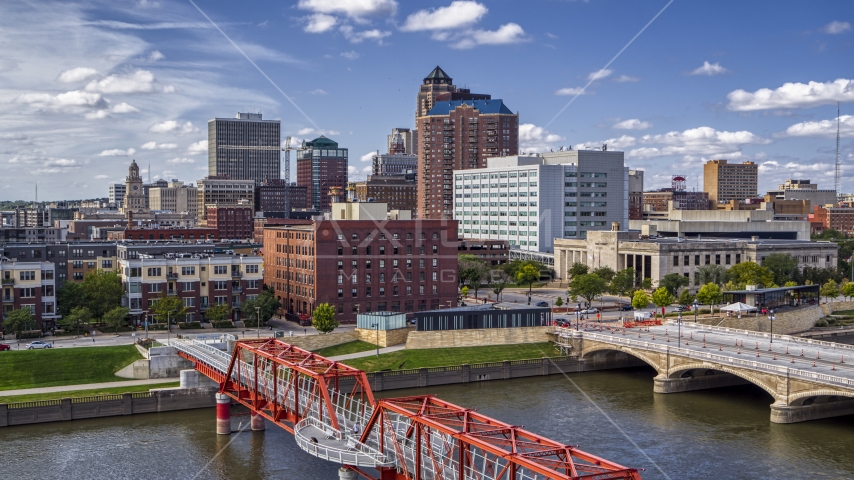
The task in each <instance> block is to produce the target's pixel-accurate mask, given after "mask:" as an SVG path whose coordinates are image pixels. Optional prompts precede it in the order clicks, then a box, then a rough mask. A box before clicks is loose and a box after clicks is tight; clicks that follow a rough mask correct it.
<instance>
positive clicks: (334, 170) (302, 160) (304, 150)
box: [296, 135, 349, 211]
mask: <svg viewBox="0 0 854 480" xmlns="http://www.w3.org/2000/svg"><path fill="white" fill-rule="evenodd" d="M348 154H349V153H348V149H346V148H340V147H339V146H338V142H335V141H334V140H330V139H329V138H326V137H325V136H323V135H321V136H319V137H318V138H315V139H314V140H312V141H310V142H303V143H302V146H300V148H299V149H298V150H297V162H296V166H297V185H299V186H301V187H305V189H306V193H307V197H306V204H307V207H308V208H312V209H314V210H321V211H328V210H329V206H330V205H331V204H332V202H335V201H338V200H340V199H341V198H343V195H344V189H346V188H347V165H348ZM334 197H339V198H338V199H336V198H334Z"/></svg>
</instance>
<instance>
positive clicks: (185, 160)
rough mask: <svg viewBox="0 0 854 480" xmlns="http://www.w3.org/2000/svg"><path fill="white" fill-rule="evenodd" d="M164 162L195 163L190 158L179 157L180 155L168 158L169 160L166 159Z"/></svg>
mask: <svg viewBox="0 0 854 480" xmlns="http://www.w3.org/2000/svg"><path fill="white" fill-rule="evenodd" d="M166 163H172V164H184V163H196V161H195V160H193V159H192V158H180V157H177V158H172V159H170V160H166Z"/></svg>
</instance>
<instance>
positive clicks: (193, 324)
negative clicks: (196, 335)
mask: <svg viewBox="0 0 854 480" xmlns="http://www.w3.org/2000/svg"><path fill="white" fill-rule="evenodd" d="M178 328H180V329H182V330H190V329H197V328H202V324H201V322H178Z"/></svg>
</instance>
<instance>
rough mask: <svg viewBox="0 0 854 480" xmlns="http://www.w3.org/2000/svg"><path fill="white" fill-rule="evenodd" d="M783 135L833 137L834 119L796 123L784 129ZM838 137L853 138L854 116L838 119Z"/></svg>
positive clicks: (843, 116)
mask: <svg viewBox="0 0 854 480" xmlns="http://www.w3.org/2000/svg"><path fill="white" fill-rule="evenodd" d="M785 135H787V136H790V137H815V136H820V137H833V136H835V135H836V119H835V118H834V119H831V120H821V121H809V122H802V123H796V124H794V125H792V126H791V127H789V128H787V129H786V132H785ZM839 135H840V136H843V137H854V116H852V115H842V116H840V117H839Z"/></svg>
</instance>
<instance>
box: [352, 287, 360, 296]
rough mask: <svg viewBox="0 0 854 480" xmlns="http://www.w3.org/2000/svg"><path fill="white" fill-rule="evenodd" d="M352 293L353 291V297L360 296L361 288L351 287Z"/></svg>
mask: <svg viewBox="0 0 854 480" xmlns="http://www.w3.org/2000/svg"><path fill="white" fill-rule="evenodd" d="M350 293H351V295H352V297H353V298H356V297H358V296H359V289H358V288H353V289H351V290H350Z"/></svg>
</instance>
